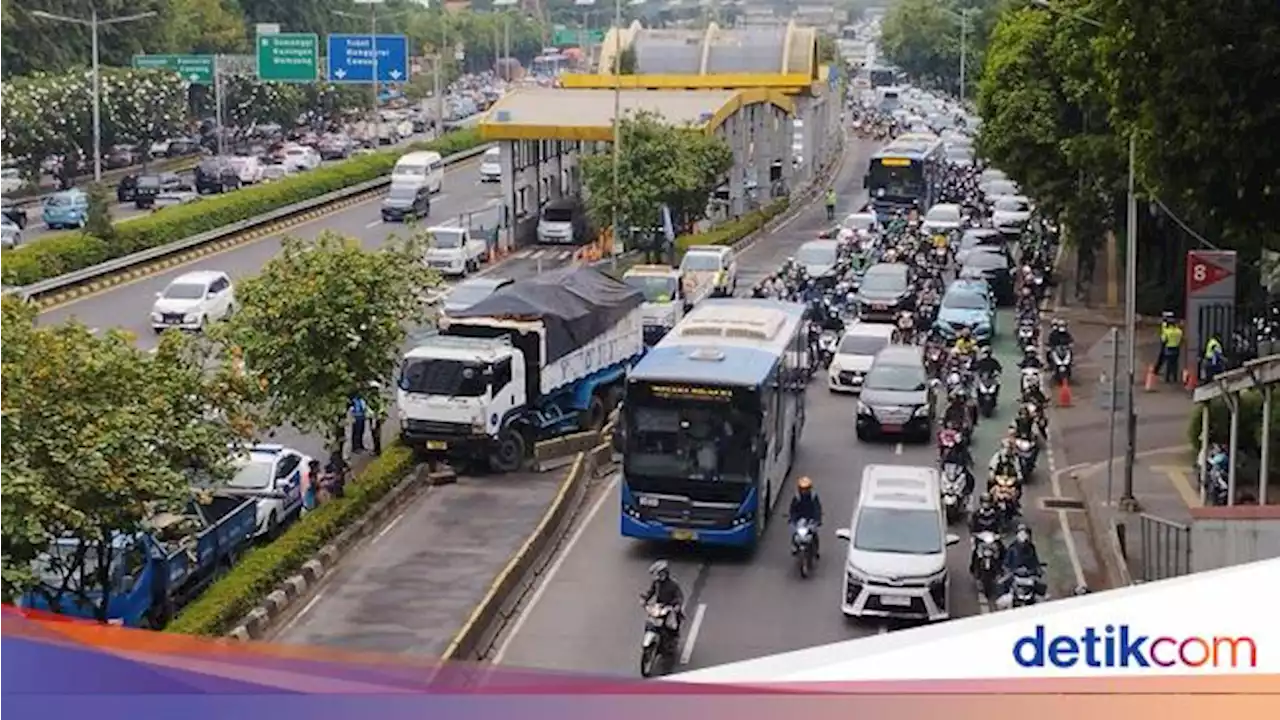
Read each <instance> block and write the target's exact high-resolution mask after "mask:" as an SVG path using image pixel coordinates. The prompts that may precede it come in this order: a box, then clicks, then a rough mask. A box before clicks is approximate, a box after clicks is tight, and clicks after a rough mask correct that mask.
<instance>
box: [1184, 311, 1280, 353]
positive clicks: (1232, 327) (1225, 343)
mask: <svg viewBox="0 0 1280 720" xmlns="http://www.w3.org/2000/svg"><path fill="white" fill-rule="evenodd" d="M1274 300H1275V299H1274V298H1270V299H1269V301H1268V303H1267V304H1263V305H1262V306H1261V307H1246V306H1237V305H1235V304H1229V303H1222V304H1217V305H1209V306H1206V307H1202V308H1200V316H1199V318H1198V320H1199V323H1200V325H1199V327H1200V333H1201V338H1202V339H1201V342H1200V343H1199V345H1200V346H1199V347H1193V348H1192V351H1193V353H1194V354H1193V355H1192V357H1193V358H1194V360H1195V361H1196V363H1197V365H1199V364H1200V363H1201V362H1203V360H1204V341H1205V340H1208V338H1209V337H1211V336H1214V335H1216V336H1217V337H1218V339H1219V340H1221V341H1222V349H1223V351H1224V352H1225V353H1226V356H1227V370H1234V369H1236V368H1238V367H1240V366H1241V365H1243V364H1245V363H1247V362H1249V361H1250V360H1254V359H1256V358H1259V357H1262V356H1265V355H1270V354H1272V353H1275V352H1280V342H1277V340H1280V338H1277V333H1280V328H1278V327H1276V324H1277V323H1280V319H1278V317H1277V315H1276V314H1275V310H1274V309H1273V306H1271V305H1270V302H1274Z"/></svg>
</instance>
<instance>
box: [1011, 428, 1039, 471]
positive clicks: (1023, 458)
mask: <svg viewBox="0 0 1280 720" xmlns="http://www.w3.org/2000/svg"><path fill="white" fill-rule="evenodd" d="M1013 448H1014V451H1015V452H1016V453H1017V457H1018V467H1019V469H1021V470H1022V477H1024V478H1029V477H1031V473H1033V472H1035V469H1036V460H1037V459H1038V458H1037V456H1038V454H1039V446H1038V443H1036V441H1035V438H1030V437H1026V436H1024V435H1019V436H1018V437H1015V438H1014V440H1013Z"/></svg>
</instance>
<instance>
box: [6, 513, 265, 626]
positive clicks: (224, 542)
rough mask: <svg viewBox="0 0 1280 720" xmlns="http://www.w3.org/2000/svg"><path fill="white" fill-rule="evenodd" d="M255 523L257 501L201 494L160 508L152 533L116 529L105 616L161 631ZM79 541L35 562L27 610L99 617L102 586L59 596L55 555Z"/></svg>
mask: <svg viewBox="0 0 1280 720" xmlns="http://www.w3.org/2000/svg"><path fill="white" fill-rule="evenodd" d="M256 526H257V501H256V500H253V499H246V498H243V497H225V496H218V495H209V494H207V493H199V494H197V495H195V496H193V497H192V498H191V500H190V502H188V503H187V506H186V508H185V511H184V512H182V513H181V514H178V513H163V514H160V515H158V516H156V517H154V518H152V519H151V521H150V523H149V528H148V530H149V531H148V532H146V533H139V534H136V535H129V534H124V533H121V534H117V535H116V536H115V538H114V539H113V544H114V548H113V552H112V553H111V569H110V584H111V590H110V597H108V599H107V620H109V621H111V622H113V623H119V624H121V625H125V626H126V627H134V628H152V629H157V630H158V629H160V628H163V627H164V626H165V625H166V624H167V623H168V622H169V620H170V618H172V617H173V614H174V613H175V612H177V611H178V610H179V609H180V608H182V607H183V606H184V605H185V604H186V603H188V602H190V601H191V600H192V599H193V598H195V597H196V596H197V595H198V594H199V593H200V592H201V591H202V590H204V588H205V587H207V586H208V585H209V584H210V583H212V582H213V580H215V579H216V578H218V577H220V576H221V575H222V573H224V572H225V571H226V570H227V569H228V568H230V567H231V566H232V565H233V564H234V563H235V562H236V560H237V558H238V557H239V555H240V553H241V552H242V551H243V550H244V549H245V548H246V547H247V546H248V545H249V542H250V539H251V538H252V536H253V534H254V530H255V528H256ZM79 544H80V543H79V540H76V539H74V538H64V539H60V540H57V541H55V542H54V544H53V546H52V547H51V548H50V550H49V553H48V554H47V555H46V556H45V557H44V558H42V559H41V560H39V561H37V563H36V571H37V576H38V577H40V578H41V580H42V581H43V585H42V588H41V589H38V590H32V591H30V592H28V593H27V594H26V596H24V597H23V598H22V603H21V605H22V606H23V607H28V608H31V609H34V610H45V611H52V612H57V613H61V614H64V615H70V616H73V617H82V618H95V617H97V613H96V608H97V607H98V605H99V604H100V603H101V599H102V591H101V588H99V587H94V588H92V589H90V590H88V591H86V592H84V593H79V592H76V590H75V586H74V584H72V585H71V586H70V587H69V588H68V589H67V590H65V591H64V592H62V594H61V595H58V594H56V593H57V591H58V589H59V588H61V587H62V584H63V583H62V575H63V574H62V572H61V571H59V569H58V568H59V567H60V564H59V563H58V562H56V560H57V559H59V558H62V559H66V560H67V561H68V562H70V561H71V559H72V558H74V557H75V556H76V553H77V551H78V549H79ZM96 555H97V552H96V550H95V549H92V548H91V549H90V550H89V552H88V553H87V556H88V557H87V558H86V559H85V561H84V570H85V573H86V574H90V573H96V570H95V568H94V558H95V556H96ZM95 585H96V583H95Z"/></svg>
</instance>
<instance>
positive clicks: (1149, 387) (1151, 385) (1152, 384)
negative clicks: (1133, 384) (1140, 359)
mask: <svg viewBox="0 0 1280 720" xmlns="http://www.w3.org/2000/svg"><path fill="white" fill-rule="evenodd" d="M1142 389H1143V390H1146V391H1147V392H1151V391H1153V390H1155V389H1156V366H1155V365H1148V366H1147V377H1146V379H1144V380H1143V381H1142Z"/></svg>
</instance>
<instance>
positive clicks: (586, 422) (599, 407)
mask: <svg viewBox="0 0 1280 720" xmlns="http://www.w3.org/2000/svg"><path fill="white" fill-rule="evenodd" d="M608 415H609V411H608V410H607V409H606V408H605V406H604V400H601V399H600V396H599V395H592V396H591V403H590V404H588V405H587V409H586V410H583V411H582V419H581V423H582V429H583V430H594V431H597V432H598V431H599V430H600V428H603V427H604V423H605V420H606V419H607V417H608Z"/></svg>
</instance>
